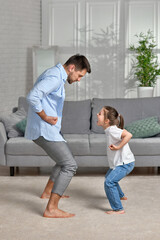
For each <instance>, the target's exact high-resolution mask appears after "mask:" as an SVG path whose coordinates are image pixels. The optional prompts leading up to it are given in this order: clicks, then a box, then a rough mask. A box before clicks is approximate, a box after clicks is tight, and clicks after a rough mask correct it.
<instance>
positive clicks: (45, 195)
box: [40, 192, 69, 199]
mask: <svg viewBox="0 0 160 240" xmlns="http://www.w3.org/2000/svg"><path fill="white" fill-rule="evenodd" d="M50 196H51V194H50V193H45V192H44V193H42V195H41V197H40V198H42V199H49V198H50ZM61 198H69V196H67V195H62V196H61Z"/></svg>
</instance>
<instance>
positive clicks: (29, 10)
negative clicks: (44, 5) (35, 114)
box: [0, 0, 41, 113]
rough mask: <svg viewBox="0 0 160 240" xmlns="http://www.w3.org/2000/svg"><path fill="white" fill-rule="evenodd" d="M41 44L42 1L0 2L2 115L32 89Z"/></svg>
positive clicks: (0, 95)
mask: <svg viewBox="0 0 160 240" xmlns="http://www.w3.org/2000/svg"><path fill="white" fill-rule="evenodd" d="M40 44H41V0H27V1H26V0H0V113H2V112H7V113H10V112H11V109H12V108H13V107H14V106H17V100H18V97H19V96H26V94H27V93H28V91H29V89H31V87H32V75H33V73H32V72H33V71H32V50H31V49H32V46H37V45H40Z"/></svg>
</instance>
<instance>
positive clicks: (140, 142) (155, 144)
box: [89, 133, 160, 156]
mask: <svg viewBox="0 0 160 240" xmlns="http://www.w3.org/2000/svg"><path fill="white" fill-rule="evenodd" d="M89 144H90V152H91V155H92V156H94V155H95V156H104V155H106V154H107V153H106V152H107V151H106V148H107V144H106V136H105V134H95V133H93V134H90V136H89ZM129 146H130V148H131V150H132V152H133V154H134V155H135V156H156V155H160V147H159V146H160V138H155V137H151V138H143V139H142V138H134V139H131V140H130V141H129Z"/></svg>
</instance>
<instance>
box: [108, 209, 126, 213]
mask: <svg viewBox="0 0 160 240" xmlns="http://www.w3.org/2000/svg"><path fill="white" fill-rule="evenodd" d="M105 213H107V214H124V213H125V211H124V210H119V211H114V210H113V211H107V212H105Z"/></svg>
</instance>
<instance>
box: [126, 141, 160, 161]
mask: <svg viewBox="0 0 160 240" xmlns="http://www.w3.org/2000/svg"><path fill="white" fill-rule="evenodd" d="M129 146H130V148H131V150H132V152H133V154H134V155H136V156H156V155H160V147H159V146H160V138H155V137H150V138H143V139H142V138H134V139H131V140H130V142H129ZM151 161H152V159H151Z"/></svg>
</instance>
